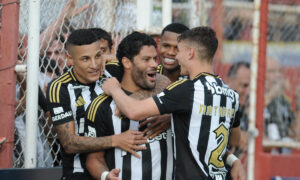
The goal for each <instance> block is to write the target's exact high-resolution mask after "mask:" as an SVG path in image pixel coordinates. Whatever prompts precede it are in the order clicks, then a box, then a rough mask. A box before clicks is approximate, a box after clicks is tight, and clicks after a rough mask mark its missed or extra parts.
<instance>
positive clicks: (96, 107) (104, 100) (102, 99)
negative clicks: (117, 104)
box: [87, 94, 112, 122]
mask: <svg viewBox="0 0 300 180" xmlns="http://www.w3.org/2000/svg"><path fill="white" fill-rule="evenodd" d="M111 101H112V98H111V97H110V96H107V95H106V94H101V95H100V96H98V97H96V98H95V99H94V100H93V101H92V102H91V104H90V106H89V108H88V111H87V119H88V120H90V121H92V122H94V121H95V118H96V114H97V112H100V109H104V110H105V109H106V107H109V104H110V103H111Z"/></svg>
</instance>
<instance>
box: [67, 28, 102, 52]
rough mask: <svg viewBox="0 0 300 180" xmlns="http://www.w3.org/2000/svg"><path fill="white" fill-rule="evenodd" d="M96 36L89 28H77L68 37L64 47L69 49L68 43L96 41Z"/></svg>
mask: <svg viewBox="0 0 300 180" xmlns="http://www.w3.org/2000/svg"><path fill="white" fill-rule="evenodd" d="M97 41H98V39H97V36H96V35H95V33H94V32H93V31H91V30H89V29H77V30H75V31H73V32H72V33H71V34H70V36H69V37H68V40H67V44H66V49H67V50H68V51H69V48H70V45H75V46H82V45H88V44H92V43H94V42H97Z"/></svg>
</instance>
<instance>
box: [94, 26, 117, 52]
mask: <svg viewBox="0 0 300 180" xmlns="http://www.w3.org/2000/svg"><path fill="white" fill-rule="evenodd" d="M90 30H91V31H93V32H94V33H95V34H96V36H97V38H98V40H100V39H104V40H106V41H107V42H108V47H109V50H111V48H112V44H113V42H112V39H111V36H110V35H109V34H108V32H106V31H105V30H104V29H101V28H90Z"/></svg>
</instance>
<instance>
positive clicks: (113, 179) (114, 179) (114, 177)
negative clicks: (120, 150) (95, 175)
mask: <svg viewBox="0 0 300 180" xmlns="http://www.w3.org/2000/svg"><path fill="white" fill-rule="evenodd" d="M120 172H121V170H120V169H112V170H111V171H109V174H108V175H107V176H106V180H121V178H119V174H120Z"/></svg>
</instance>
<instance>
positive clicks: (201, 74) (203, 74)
mask: <svg viewBox="0 0 300 180" xmlns="http://www.w3.org/2000/svg"><path fill="white" fill-rule="evenodd" d="M200 76H212V77H215V78H219V76H218V75H214V74H210V73H207V72H202V73H200V74H198V75H197V76H195V77H194V79H197V78H199V77H200Z"/></svg>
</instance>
